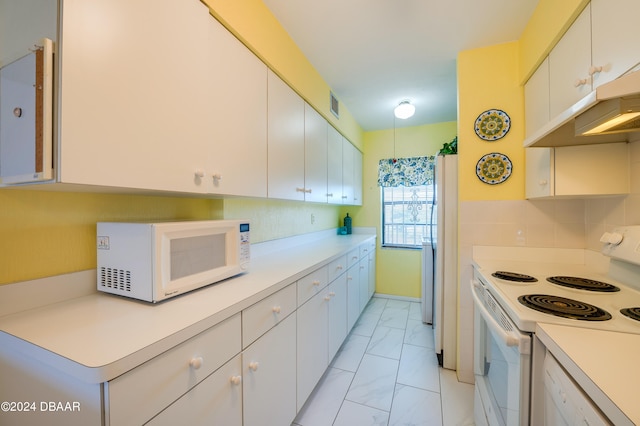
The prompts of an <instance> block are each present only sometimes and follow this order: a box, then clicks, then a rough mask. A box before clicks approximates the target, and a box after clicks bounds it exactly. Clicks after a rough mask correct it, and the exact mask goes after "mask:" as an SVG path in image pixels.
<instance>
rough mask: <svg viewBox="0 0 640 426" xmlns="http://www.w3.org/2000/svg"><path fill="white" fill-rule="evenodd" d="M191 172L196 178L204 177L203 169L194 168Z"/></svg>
mask: <svg viewBox="0 0 640 426" xmlns="http://www.w3.org/2000/svg"><path fill="white" fill-rule="evenodd" d="M193 174H194V175H196V177H197V178H200V179H202V178H203V177H204V170H201V169H196V171H195V172H193Z"/></svg>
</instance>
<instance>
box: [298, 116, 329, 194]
mask: <svg viewBox="0 0 640 426" xmlns="http://www.w3.org/2000/svg"><path fill="white" fill-rule="evenodd" d="M328 131H329V123H327V120H325V119H324V117H322V116H321V115H320V114H319V113H318V112H317V111H316V110H315V109H313V107H311V106H310V105H309V104H307V103H305V104H304V187H305V194H304V199H305V201H315V202H320V203H326V202H327V198H328V197H327V173H328V170H327V138H328Z"/></svg>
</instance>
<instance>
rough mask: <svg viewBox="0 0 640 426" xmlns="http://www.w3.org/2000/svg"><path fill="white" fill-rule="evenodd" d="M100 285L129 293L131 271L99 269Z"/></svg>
mask: <svg viewBox="0 0 640 426" xmlns="http://www.w3.org/2000/svg"><path fill="white" fill-rule="evenodd" d="M100 285H101V286H102V287H107V288H111V289H114V290H120V291H131V271H125V270H122V269H116V268H105V267H101V268H100Z"/></svg>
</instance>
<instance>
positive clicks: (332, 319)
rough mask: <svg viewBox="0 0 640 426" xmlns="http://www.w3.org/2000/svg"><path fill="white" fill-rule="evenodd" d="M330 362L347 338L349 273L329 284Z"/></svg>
mask: <svg viewBox="0 0 640 426" xmlns="http://www.w3.org/2000/svg"><path fill="white" fill-rule="evenodd" d="M329 296H331V300H330V301H329V362H331V360H332V359H333V357H334V356H335V355H336V353H337V352H338V349H340V346H342V342H344V339H346V338H347V274H342V275H340V276H339V277H338V278H336V280H335V281H333V282H332V283H331V284H329Z"/></svg>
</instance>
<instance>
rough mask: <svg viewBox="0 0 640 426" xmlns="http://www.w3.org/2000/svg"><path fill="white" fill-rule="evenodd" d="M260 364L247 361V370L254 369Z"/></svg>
mask: <svg viewBox="0 0 640 426" xmlns="http://www.w3.org/2000/svg"><path fill="white" fill-rule="evenodd" d="M259 365H260V364H259V363H258V362H257V361H253V362H250V363H249V370H251V371H256V370H257V369H258V366H259Z"/></svg>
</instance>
